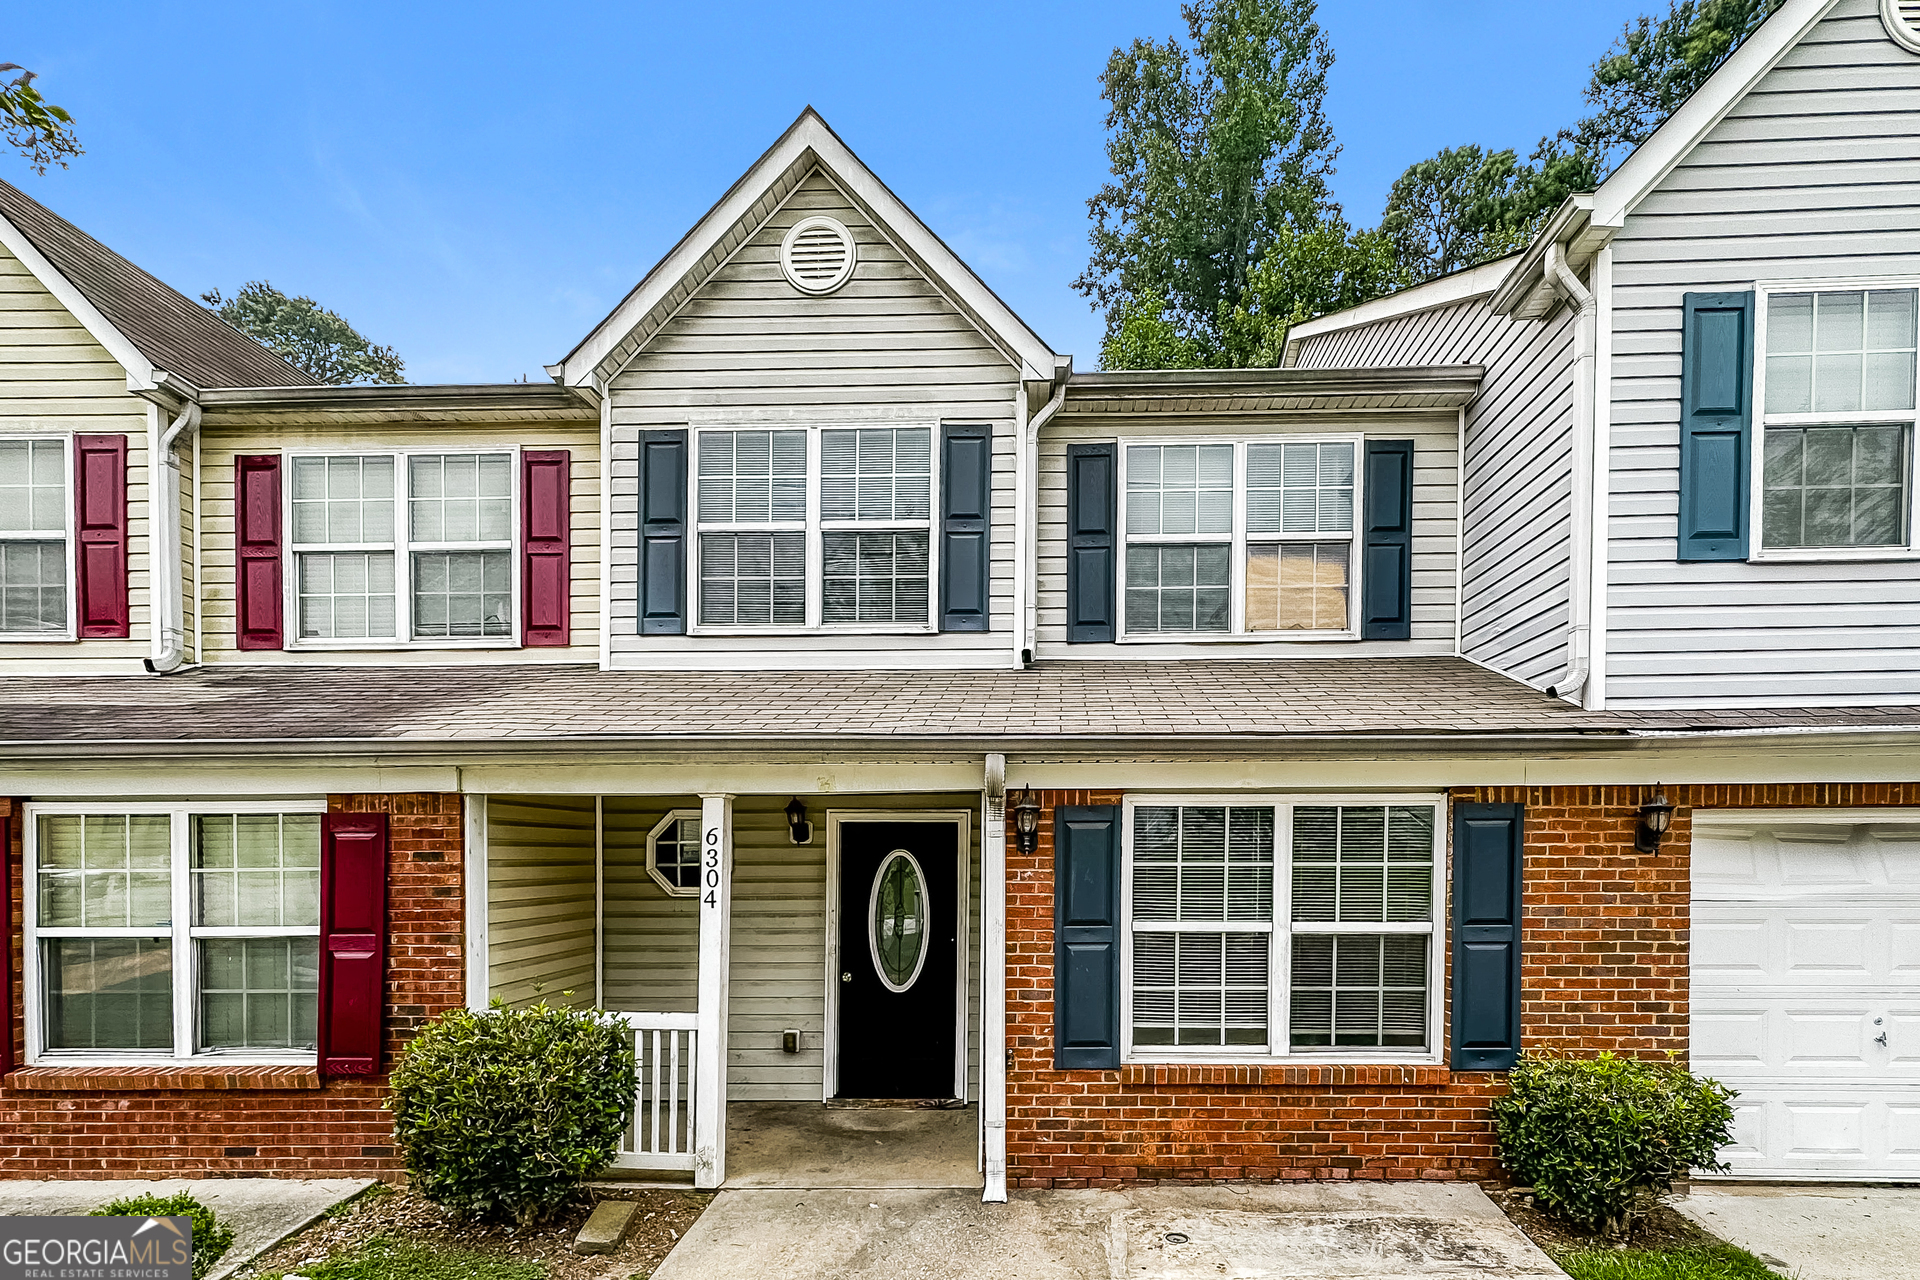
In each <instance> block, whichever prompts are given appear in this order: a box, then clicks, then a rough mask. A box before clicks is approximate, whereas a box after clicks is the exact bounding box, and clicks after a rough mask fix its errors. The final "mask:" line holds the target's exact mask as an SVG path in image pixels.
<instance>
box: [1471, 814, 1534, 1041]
mask: <svg viewBox="0 0 1920 1280" xmlns="http://www.w3.org/2000/svg"><path fill="white" fill-rule="evenodd" d="M1524 815H1525V809H1524V807H1523V806H1521V805H1517V804H1461V805H1455V806H1454V810H1453V1069H1454V1070H1455V1071H1505V1070H1506V1069H1507V1068H1508V1067H1511V1066H1512V1065H1513V1063H1514V1059H1516V1058H1517V1057H1519V1055H1520V844H1521V834H1522V827H1523V825H1524Z"/></svg>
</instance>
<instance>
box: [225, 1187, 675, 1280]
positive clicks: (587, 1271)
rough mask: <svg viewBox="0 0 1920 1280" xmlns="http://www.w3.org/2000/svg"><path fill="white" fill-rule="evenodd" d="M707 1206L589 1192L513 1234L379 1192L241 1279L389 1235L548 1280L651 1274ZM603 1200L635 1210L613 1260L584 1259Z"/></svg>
mask: <svg viewBox="0 0 1920 1280" xmlns="http://www.w3.org/2000/svg"><path fill="white" fill-rule="evenodd" d="M712 1199H713V1196H712V1194H711V1193H708V1192H699V1191H658V1190H651V1189H640V1188H635V1189H632V1190H627V1189H624V1188H594V1189H591V1190H589V1191H586V1192H583V1193H582V1195H581V1199H580V1201H579V1202H578V1203H577V1204H574V1205H572V1206H570V1207H568V1208H567V1209H565V1210H563V1211H562V1212H561V1213H560V1214H558V1215H557V1216H556V1217H555V1218H554V1219H553V1221H552V1222H549V1223H547V1224H546V1225H544V1226H539V1227H531V1228H517V1227H512V1226H496V1225H489V1224H483V1223H463V1222H461V1221H459V1220H458V1219H456V1218H455V1217H454V1216H453V1215H452V1214H451V1213H448V1212H447V1211H446V1210H445V1209H442V1208H441V1207H440V1206H439V1205H436V1204H433V1203H431V1202H429V1201H427V1200H424V1199H422V1198H421V1197H419V1196H417V1195H415V1194H413V1193H412V1192H410V1191H407V1190H404V1189H399V1190H394V1191H391V1192H388V1193H384V1194H383V1193H381V1191H380V1189H379V1188H378V1187H376V1188H374V1190H373V1191H372V1192H371V1193H370V1194H367V1195H363V1196H361V1197H360V1198H359V1199H357V1200H355V1201H353V1202H352V1203H350V1204H348V1205H347V1206H345V1207H344V1208H342V1209H340V1210H339V1211H337V1212H336V1213H335V1214H334V1215H333V1216H331V1217H327V1218H322V1219H321V1220H320V1221H319V1222H316V1223H314V1224H313V1225H312V1226H311V1227H308V1228H307V1229H306V1230H305V1231H303V1232H301V1233H300V1234H299V1235H297V1236H295V1237H294V1238H293V1239H292V1240H289V1241H287V1242H286V1243H285V1244H283V1245H280V1246H279V1247H277V1248H274V1249H270V1250H268V1251H267V1252H266V1253H263V1254H261V1255H260V1256H259V1257H258V1258H256V1259H254V1260H253V1261H252V1262H251V1263H249V1264H247V1266H246V1267H244V1268H242V1269H241V1270H240V1272H239V1277H240V1278H241V1280H244V1278H245V1277H247V1276H251V1275H274V1274H277V1273H279V1272H282V1271H299V1270H300V1269H301V1268H302V1267H312V1266H317V1265H318V1264H320V1263H322V1262H324V1261H326V1260H327V1258H328V1257H330V1256H331V1255H333V1254H335V1253H339V1252H343V1251H346V1250H350V1249H353V1248H355V1247H357V1246H359V1245H361V1244H364V1243H365V1242H366V1241H368V1240H371V1239H372V1238H374V1237H375V1236H389V1237H393V1238H396V1239H399V1240H404V1241H406V1242H407V1243H409V1244H418V1245H426V1246H428V1247H431V1248H437V1249H449V1250H466V1251H471V1252H474V1253H483V1254H490V1255H493V1256H496V1257H500V1258H506V1259H511V1260H513V1261H515V1262H543V1263H545V1264H546V1267H547V1276H548V1278H549V1280H600V1278H601V1277H608V1278H611V1277H626V1276H635V1275H641V1276H644V1275H647V1274H650V1273H651V1272H652V1271H653V1270H654V1268H656V1267H658V1266H659V1265H660V1263H661V1262H662V1260H664V1259H665V1258H666V1256H667V1252H668V1251H669V1250H670V1249H672V1248H673V1246H674V1245H675V1244H677V1243H679V1240H680V1237H682V1236H684V1235H686V1234H687V1229H688V1228H689V1227H691V1226H692V1225H693V1224H694V1221H695V1219H697V1218H699V1216H700V1214H701V1211H702V1210H704V1209H705V1208H706V1207H707V1204H708V1203H709V1202H710V1201H711V1200H712ZM601 1200H637V1201H639V1202H640V1208H639V1210H638V1212H637V1215H636V1216H635V1218H634V1223H633V1227H632V1229H631V1230H630V1231H628V1232H627V1239H626V1243H625V1244H623V1245H622V1246H621V1247H620V1251H619V1252H618V1253H605V1254H595V1255H589V1256H582V1255H580V1254H577V1253H575V1252H574V1251H573V1237H574V1235H575V1234H576V1233H577V1232H578V1231H579V1230H580V1227H581V1225H582V1224H583V1223H585V1222H586V1220H587V1215H588V1214H589V1213H591V1212H593V1206H594V1205H595V1204H597V1203H599V1202H600V1201H601Z"/></svg>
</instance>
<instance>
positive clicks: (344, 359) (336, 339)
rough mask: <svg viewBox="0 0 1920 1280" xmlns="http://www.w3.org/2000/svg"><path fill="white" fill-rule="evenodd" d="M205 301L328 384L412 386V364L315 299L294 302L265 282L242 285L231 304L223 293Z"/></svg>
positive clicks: (215, 292) (211, 292) (216, 292)
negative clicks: (406, 373)
mask: <svg viewBox="0 0 1920 1280" xmlns="http://www.w3.org/2000/svg"><path fill="white" fill-rule="evenodd" d="M200 298H201V301H203V302H205V303H206V304H207V305H208V306H209V307H212V308H213V311H214V314H216V315H218V316H219V317H220V318H221V319H222V320H225V321H226V322H227V323H228V324H230V325H232V326H233V327H234V328H236V329H238V330H239V331H240V332H242V333H244V334H246V335H247V336H248V337H249V338H252V339H254V340H255V341H256V342H258V343H259V344H260V345H261V346H263V347H266V348H268V349H269V350H272V351H274V352H276V353H278V354H279V355H280V356H281V358H283V359H285V360H287V361H288V362H289V363H291V364H294V365H297V366H299V367H300V368H302V369H305V370H306V371H307V372H308V373H310V374H312V375H313V376H314V377H316V378H318V379H320V381H322V382H327V383H332V384H333V385H334V386H346V385H347V384H349V383H354V382H386V383H401V382H405V381H406V378H404V377H403V376H401V375H402V373H403V371H404V370H405V369H406V367H407V366H406V362H405V361H403V360H401V359H400V357H399V355H397V354H396V353H395V352H394V349H393V348H392V347H378V346H375V345H374V344H373V343H372V342H369V341H368V340H367V339H366V338H365V337H363V336H361V334H360V333H359V332H358V331H357V330H356V329H355V328H354V327H353V326H352V325H350V324H348V323H347V322H346V320H345V319H343V318H342V317H341V316H340V315H339V313H338V312H334V311H329V310H327V309H326V308H325V307H323V306H321V305H320V304H319V303H317V302H315V301H314V300H313V299H312V298H289V297H288V296H287V295H286V294H284V293H282V292H280V291H279V290H278V289H276V288H274V287H273V286H272V285H270V284H268V283H267V282H266V281H265V280H254V281H251V282H249V283H247V284H245V285H242V286H241V288H240V292H238V293H236V294H234V295H233V297H231V298H228V297H224V296H222V295H221V293H220V291H219V290H218V289H211V290H209V291H208V292H206V293H203V294H201V295H200Z"/></svg>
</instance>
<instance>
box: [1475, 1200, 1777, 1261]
mask: <svg viewBox="0 0 1920 1280" xmlns="http://www.w3.org/2000/svg"><path fill="white" fill-rule="evenodd" d="M1488 1194H1489V1195H1491V1196H1492V1197H1493V1200H1494V1203H1495V1204H1497V1205H1499V1206H1500V1208H1501V1209H1502V1210H1504V1211H1505V1212H1506V1215H1507V1217H1508V1218H1510V1219H1512V1220H1513V1224H1514V1225H1515V1226H1517V1227H1519V1228H1520V1229H1521V1230H1522V1231H1524V1232H1526V1234H1527V1236H1528V1237H1529V1238H1530V1239H1532V1241H1533V1242H1534V1243H1535V1244H1537V1245H1539V1246H1540V1247H1541V1248H1542V1249H1543V1250H1545V1251H1546V1253H1547V1256H1548V1257H1550V1258H1552V1259H1553V1260H1554V1261H1555V1262H1557V1263H1559V1264H1560V1268H1561V1270H1563V1271H1565V1272H1566V1273H1567V1274H1568V1275H1569V1276H1571V1277H1572V1278H1573V1280H1780V1277H1781V1275H1782V1274H1783V1272H1784V1270H1785V1269H1784V1268H1782V1269H1781V1270H1779V1271H1775V1270H1772V1269H1770V1268H1769V1267H1768V1266H1767V1264H1766V1263H1764V1262H1762V1261H1761V1260H1760V1259H1759V1258H1756V1257H1754V1256H1753V1255H1752V1254H1750V1253H1748V1252H1747V1251H1746V1250H1745V1249H1737V1248H1735V1247H1734V1246H1733V1245H1730V1244H1728V1243H1727V1242H1726V1241H1724V1240H1722V1239H1721V1238H1720V1237H1718V1236H1716V1235H1713V1234H1711V1233H1710V1232H1707V1231H1703V1230H1701V1229H1700V1227H1698V1226H1696V1225H1695V1224H1694V1223H1693V1222H1691V1221H1689V1220H1688V1219H1686V1218H1683V1217H1681V1216H1680V1215H1679V1214H1678V1213H1676V1212H1675V1211H1674V1210H1673V1209H1672V1208H1670V1207H1668V1206H1666V1205H1661V1206H1660V1207H1659V1208H1657V1209H1655V1210H1654V1211H1653V1213H1652V1214H1650V1215H1649V1216H1648V1217H1647V1220H1646V1221H1645V1222H1644V1223H1642V1224H1641V1226H1640V1229H1639V1230H1637V1231H1636V1232H1634V1234H1633V1236H1632V1237H1631V1238H1630V1239H1628V1240H1627V1241H1626V1242H1625V1244H1624V1245H1623V1244H1621V1243H1620V1242H1618V1241H1614V1240H1609V1239H1607V1238H1606V1237H1604V1236H1589V1235H1584V1234H1582V1233H1581V1232H1580V1231H1578V1230H1576V1229H1574V1228H1572V1227H1569V1226H1568V1225H1567V1224H1566V1223H1564V1222H1561V1221H1559V1220H1558V1219H1556V1218H1553V1217H1549V1216H1548V1215H1547V1214H1545V1213H1543V1212H1541V1211H1540V1210H1539V1209H1537V1208H1535V1207H1534V1203H1533V1197H1532V1196H1531V1195H1529V1194H1527V1193H1526V1192H1525V1191H1524V1190H1520V1191H1512V1190H1509V1191H1490V1192H1489V1193H1488Z"/></svg>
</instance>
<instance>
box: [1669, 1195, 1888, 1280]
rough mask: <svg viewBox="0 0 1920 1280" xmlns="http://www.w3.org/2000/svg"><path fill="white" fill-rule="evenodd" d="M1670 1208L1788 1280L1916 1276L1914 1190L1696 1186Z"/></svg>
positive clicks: (1880, 1279) (1882, 1279)
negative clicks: (1735, 1245)
mask: <svg viewBox="0 0 1920 1280" xmlns="http://www.w3.org/2000/svg"><path fill="white" fill-rule="evenodd" d="M1673 1205H1674V1208H1676V1209H1678V1210H1679V1211H1680V1212H1681V1213H1683V1214H1685V1215H1686V1216H1687V1217H1689V1218H1691V1219H1693V1220H1694V1221H1695V1222H1697V1223H1699V1224H1700V1225H1701V1226H1702V1227H1705V1228H1706V1229H1707V1230H1708V1231H1711V1232H1713V1234H1715V1235H1717V1236H1719V1237H1720V1238H1721V1239H1722V1240H1729V1241H1732V1242H1733V1243H1734V1244H1737V1245H1739V1246H1740V1247H1741V1248H1742V1249H1745V1250H1746V1251H1747V1252H1749V1253H1752V1254H1757V1255H1758V1256H1759V1257H1760V1260H1761V1261H1763V1262H1765V1263H1767V1264H1768V1265H1769V1266H1772V1267H1775V1268H1777V1269H1779V1270H1781V1271H1785V1272H1787V1273H1788V1274H1790V1275H1792V1276H1794V1277H1795V1280H1888V1278H1889V1277H1892V1276H1899V1275H1911V1274H1916V1273H1920V1187H1823V1186H1813V1185H1808V1184H1805V1183H1802V1184H1800V1185H1797V1186H1794V1185H1780V1186H1744V1187H1742V1186H1701V1185H1700V1184H1699V1183H1695V1184H1694V1187H1693V1194H1692V1195H1690V1196H1686V1197H1683V1198H1682V1199H1679V1200H1675V1201H1674V1202H1673Z"/></svg>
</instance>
